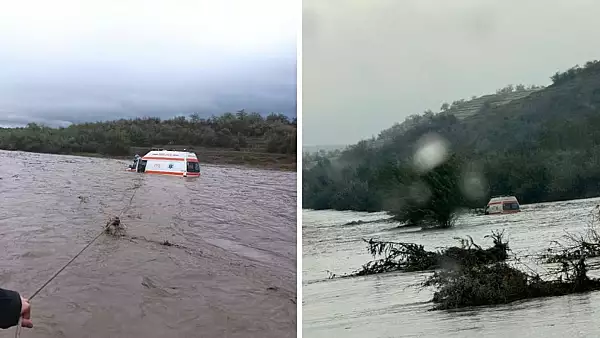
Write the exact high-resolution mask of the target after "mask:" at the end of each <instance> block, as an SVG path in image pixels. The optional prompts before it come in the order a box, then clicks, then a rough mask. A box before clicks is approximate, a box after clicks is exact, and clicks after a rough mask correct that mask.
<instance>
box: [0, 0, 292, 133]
mask: <svg viewBox="0 0 600 338" xmlns="http://www.w3.org/2000/svg"><path fill="white" fill-rule="evenodd" d="M298 8H299V7H298V6H297V5H296V0H252V1H246V0H219V1H215V0H161V1H152V0H118V1H104V0H85V1H81V0H71V1H69V0H52V1H47V0H37V1H32V0H19V1H14V0H0V125H13V124H22V123H27V122H46V123H49V124H51V125H61V124H67V123H68V122H77V121H90V120H98V119H112V118H120V117H133V116H148V115H151V116H160V117H170V116H173V115H177V114H186V115H189V114H190V113H192V112H199V113H201V114H203V115H211V114H213V113H214V114H220V113H223V112H226V111H236V110H239V109H242V108H245V109H246V110H247V111H259V112H261V113H265V114H266V113H269V112H283V113H285V114H286V115H288V116H295V115H296V28H297V27H298V25H297V20H300V13H298Z"/></svg>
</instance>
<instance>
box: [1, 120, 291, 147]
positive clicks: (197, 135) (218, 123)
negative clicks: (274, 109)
mask: <svg viewBox="0 0 600 338" xmlns="http://www.w3.org/2000/svg"><path fill="white" fill-rule="evenodd" d="M296 128H297V125H296V118H293V119H290V118H289V117H287V116H285V115H283V114H270V115H268V116H266V117H263V116H262V115H261V114H259V113H246V112H245V111H243V110H241V111H238V112H237V113H225V114H223V115H220V116H212V117H210V118H206V119H204V118H200V116H199V115H198V114H192V115H190V116H189V117H185V116H178V117H174V118H171V119H166V120H161V119H160V118H157V117H147V118H135V119H119V120H113V121H103V122H89V123H78V124H72V125H70V126H68V127H60V128H51V127H47V126H44V125H40V124H36V123H29V124H28V125H27V126H26V127H20V128H0V149H4V150H21V151H31V152H40V153H54V154H77V153H96V154H103V155H110V156H123V155H130V148H131V147H153V146H167V145H173V144H174V145H182V144H183V145H191V146H198V147H209V148H226V149H232V150H240V151H241V150H250V151H255V152H268V153H279V154H296V148H297V145H296Z"/></svg>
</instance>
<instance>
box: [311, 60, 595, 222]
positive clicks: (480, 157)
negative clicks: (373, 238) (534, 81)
mask: <svg viewBox="0 0 600 338" xmlns="http://www.w3.org/2000/svg"><path fill="white" fill-rule="evenodd" d="M577 69H578V70H577V71H567V72H565V74H573V72H575V73H576V74H575V75H559V76H558V78H561V79H562V76H567V77H568V76H571V78H570V81H569V80H559V81H558V82H555V83H554V84H553V85H551V86H550V87H548V88H544V89H540V90H538V91H536V92H535V93H534V94H531V95H529V96H527V97H525V98H523V99H519V100H516V101H515V102H511V103H510V104H505V105H502V106H498V107H482V108H481V110H480V111H479V113H477V114H476V115H474V116H472V117H469V118H466V119H464V120H459V119H457V118H456V117H455V116H454V115H453V114H451V113H448V112H440V113H437V114H434V113H432V112H426V113H425V114H422V115H413V116H409V117H408V118H407V120H406V121H405V122H404V123H401V124H396V125H395V126H393V127H392V128H390V129H387V130H385V131H383V132H382V133H380V134H379V136H378V137H374V138H371V139H368V140H363V141H360V142H358V143H357V144H355V145H352V146H350V147H348V148H347V149H346V150H344V151H342V152H339V153H337V154H335V157H331V156H330V154H323V153H322V154H311V155H310V157H308V159H310V160H311V163H310V165H306V166H304V168H303V191H302V194H303V207H304V208H310V209H336V210H356V211H388V212H390V213H391V214H392V215H394V216H395V217H396V218H398V219H400V220H402V221H405V222H407V223H413V224H417V223H423V222H425V223H433V224H437V225H442V226H443V225H447V224H451V222H452V217H453V216H452V215H453V212H450V210H457V209H459V208H469V207H482V206H484V205H485V203H486V202H487V199H488V198H489V197H490V196H492V195H505V194H512V195H516V196H517V198H519V200H520V201H521V202H522V203H536V202H546V201H557V200H568V199H576V198H588V197H595V196H600V165H598V164H599V163H600V114H599V113H600V76H599V75H600V64H599V63H598V62H595V61H593V62H588V63H587V64H586V66H585V67H583V68H577ZM559 74H563V73H559ZM553 78H556V76H553ZM561 81H563V82H561ZM574 84H576V85H574ZM432 134H435V135H437V136H438V137H439V138H440V139H443V140H445V141H447V144H448V156H447V159H446V161H444V162H443V163H442V164H441V165H439V166H437V167H435V168H434V169H433V170H430V171H427V172H421V171H419V170H418V168H416V167H415V165H414V160H415V150H416V149H418V147H419V140H421V139H422V137H423V136H424V135H432ZM469 174H473V175H471V176H473V177H474V178H473V177H471V178H469V177H470V176H469ZM469 179H470V180H471V181H473V180H475V181H477V180H479V181H478V182H475V183H473V182H470V183H469V182H466V180H467V181H468V180H469ZM469 184H471V185H473V184H474V185H475V186H471V187H470V188H469V187H468V185H469ZM465 186H467V187H465ZM465 189H466V190H469V189H471V190H473V189H475V190H478V191H476V193H472V194H469V191H465ZM433 210H435V212H433V213H432V211H433Z"/></svg>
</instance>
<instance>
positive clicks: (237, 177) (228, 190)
mask: <svg viewBox="0 0 600 338" xmlns="http://www.w3.org/2000/svg"><path fill="white" fill-rule="evenodd" d="M0 161H1V163H2V165H0V200H1V201H2V205H1V207H0V234H1V242H2V244H1V245H2V253H3V260H2V262H3V264H2V265H1V273H0V286H1V287H3V288H8V289H13V290H17V291H19V292H21V293H22V294H23V295H24V296H25V297H28V296H31V294H32V293H34V292H35V291H36V290H37V289H38V288H39V287H41V286H42V285H43V284H44V282H46V281H47V280H48V279H49V278H50V277H51V276H52V275H53V274H54V273H55V272H56V271H57V270H58V269H60V268H61V267H62V266H63V265H64V264H66V263H67V262H68V261H69V260H70V259H71V258H72V257H73V256H74V255H76V254H77V253H78V252H79V251H80V250H81V249H82V248H83V247H84V246H85V245H86V244H87V243H88V242H89V241H91V240H92V239H93V238H94V237H95V236H96V235H97V234H99V233H100V232H101V231H102V227H103V225H105V224H106V222H107V220H108V219H109V217H111V216H118V215H119V214H120V213H121V212H122V211H123V214H122V217H121V220H122V223H123V224H124V225H125V226H126V228H127V234H128V236H129V237H125V238H120V239H118V238H114V237H109V236H107V235H101V236H100V237H99V238H98V239H97V240H96V241H95V242H94V243H93V244H92V245H91V246H90V247H89V248H88V249H87V250H86V251H84V252H83V254H82V255H81V256H79V257H78V258H77V259H76V260H75V261H74V262H73V263H72V264H71V265H69V266H68V267H67V268H66V269H65V270H64V271H63V272H62V273H61V274H60V275H59V276H58V277H57V278H56V279H54V280H53V281H52V282H51V283H50V284H49V285H48V286H46V287H45V288H44V289H43V290H42V291H41V292H40V293H39V294H38V295H37V296H36V297H35V298H34V299H33V300H32V318H33V322H34V325H35V327H34V328H33V329H23V330H22V331H21V337H23V338H29V337H31V338H34V337H78V338H79V337H103V338H105V337H145V338H151V337H157V338H158V337H160V338H164V337H261V338H267V337H295V336H296V175H295V173H293V172H291V173H290V172H279V171H265V170H254V169H245V168H233V167H219V166H208V165H205V166H201V170H202V175H203V176H202V177H201V178H200V179H191V178H187V179H185V178H179V177H166V176H157V175H141V174H137V173H130V172H126V171H124V169H125V167H126V165H127V164H129V163H128V162H125V161H116V160H109V159H99V158H86V157H74V156H57V155H46V154H33V153H22V152H7V151H0ZM132 194H134V195H133V199H132V198H131V196H132ZM130 200H131V204H130V205H129V201H130ZM128 206H129V207H128ZM131 237H135V238H137V239H132V238H131ZM165 240H168V241H169V242H171V243H174V244H176V245H179V247H176V246H164V245H161V244H160V243H161V242H163V241H165ZM14 335H15V329H14V328H12V329H9V330H0V337H14Z"/></svg>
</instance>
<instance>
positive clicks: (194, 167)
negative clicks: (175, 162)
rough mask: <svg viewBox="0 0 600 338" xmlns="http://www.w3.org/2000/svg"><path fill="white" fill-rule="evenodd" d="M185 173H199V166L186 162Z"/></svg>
mask: <svg viewBox="0 0 600 338" xmlns="http://www.w3.org/2000/svg"><path fill="white" fill-rule="evenodd" d="M187 172H189V173H199V172H200V164H199V163H198V162H188V163H187Z"/></svg>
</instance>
